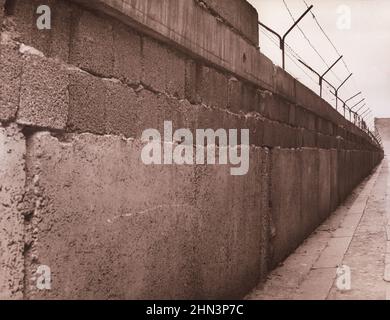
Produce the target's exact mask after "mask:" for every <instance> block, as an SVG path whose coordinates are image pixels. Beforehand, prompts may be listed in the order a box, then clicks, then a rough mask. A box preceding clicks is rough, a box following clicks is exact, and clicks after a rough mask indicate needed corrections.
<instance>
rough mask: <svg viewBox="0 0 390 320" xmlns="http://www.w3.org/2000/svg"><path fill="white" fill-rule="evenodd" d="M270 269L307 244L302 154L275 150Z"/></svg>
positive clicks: (272, 173)
mask: <svg viewBox="0 0 390 320" xmlns="http://www.w3.org/2000/svg"><path fill="white" fill-rule="evenodd" d="M271 163H272V172H271V203H272V208H271V214H272V215H271V217H272V229H271V230H272V234H273V238H272V239H271V243H272V249H271V252H272V254H271V258H270V267H271V268H273V267H275V266H277V265H278V263H280V262H281V261H283V260H284V258H286V257H287V256H288V255H289V254H290V253H291V252H293V251H294V250H295V249H296V248H297V247H298V245H299V244H300V243H301V241H303V239H304V238H303V237H302V234H303V229H304V228H305V225H303V222H304V221H303V219H302V215H301V210H302V209H301V199H302V197H301V192H302V187H301V184H302V180H301V179H302V176H301V167H300V166H301V164H300V163H301V151H299V150H285V149H279V148H275V149H273V151H272V158H271Z"/></svg>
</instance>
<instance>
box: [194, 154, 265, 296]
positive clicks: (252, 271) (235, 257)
mask: <svg viewBox="0 0 390 320" xmlns="http://www.w3.org/2000/svg"><path fill="white" fill-rule="evenodd" d="M267 159H268V157H267V153H266V152H265V151H264V150H262V149H259V148H256V149H254V148H252V150H251V155H250V160H251V161H250V163H251V168H250V172H249V173H248V175H246V176H242V177H238V179H236V178H237V177H236V178H234V177H231V176H226V174H225V168H223V167H218V166H206V167H205V166H197V167H196V177H197V180H198V182H197V186H199V187H197V190H198V191H197V192H198V194H197V197H196V199H197V200H196V203H197V207H198V208H199V224H198V230H199V238H198V240H197V241H199V244H200V245H199V247H198V250H197V251H196V255H197V259H198V263H199V265H201V266H202V267H201V269H200V273H199V275H200V279H201V282H202V284H203V290H204V295H203V296H204V297H207V298H210V299H216V298H224V299H232V298H235V297H239V296H243V295H245V294H246V293H247V292H246V291H248V289H249V288H252V287H253V284H254V283H255V282H256V279H260V276H264V275H265V272H266V270H265V269H264V265H265V264H266V263H265V262H266V261H267V258H268V257H267V256H266V255H264V254H265V252H268V248H267V244H266V242H265V241H264V240H263V239H264V237H267V234H268V232H269V230H268V228H269V226H268V224H269V222H267V219H268V217H267V210H268V208H267V206H268V197H267V194H266V193H265V190H267V188H268V186H267V181H268V173H267V172H265V170H264V169H265V166H266V162H267V161H268V160H267ZM210 177H213V179H211V180H210ZM252 185H253V186H256V187H255V188H253V189H252V188H248V186H252ZM245 186H246V187H245ZM216 190H218V191H216ZM244 190H245V191H244ZM233 194H234V195H235V196H233V197H232V196H231V195H233ZM229 195H230V196H229ZM244 198H245V199H246V200H245V199H244ZM210 207H212V208H213V210H211V211H210V209H209V208H210ZM217 234H218V235H219V236H217V237H216V236H215V235H217ZM262 266H263V267H262ZM211 279H213V280H211ZM226 279H229V281H228V282H226ZM249 290H251V289H249Z"/></svg>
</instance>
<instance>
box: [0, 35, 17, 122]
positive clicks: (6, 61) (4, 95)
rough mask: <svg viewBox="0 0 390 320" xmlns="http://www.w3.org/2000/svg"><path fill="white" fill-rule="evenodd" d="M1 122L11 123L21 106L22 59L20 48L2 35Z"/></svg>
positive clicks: (0, 58) (0, 44)
mask: <svg viewBox="0 0 390 320" xmlns="http://www.w3.org/2000/svg"><path fill="white" fill-rule="evenodd" d="M0 65H1V68H0V121H3V122H9V121H11V120H13V119H14V118H15V116H16V112H17V110H18V106H19V94H20V77H21V73H22V59H21V57H20V55H19V52H18V46H17V45H16V44H15V43H12V41H10V40H9V39H7V38H6V34H4V33H3V34H2V37H1V43H0Z"/></svg>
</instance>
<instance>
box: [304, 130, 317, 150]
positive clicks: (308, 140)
mask: <svg viewBox="0 0 390 320" xmlns="http://www.w3.org/2000/svg"><path fill="white" fill-rule="evenodd" d="M301 132H302V146H303V147H306V148H315V147H317V134H316V133H315V132H313V131H309V130H306V129H301Z"/></svg>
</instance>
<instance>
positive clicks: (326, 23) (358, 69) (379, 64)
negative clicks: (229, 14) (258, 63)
mask: <svg viewBox="0 0 390 320" xmlns="http://www.w3.org/2000/svg"><path fill="white" fill-rule="evenodd" d="M248 1H249V2H250V3H251V4H252V5H253V6H255V7H256V9H257V10H258V12H259V19H260V21H261V22H263V23H264V24H266V25H268V26H270V27H271V28H273V29H274V30H276V31H278V32H279V33H281V34H282V33H284V32H285V31H286V30H287V29H288V28H289V27H290V25H291V24H292V23H293V22H292V19H291V17H290V15H289V13H288V11H287V9H286V7H285V5H284V3H283V0H248ZM305 1H306V2H307V4H308V5H310V4H313V5H314V8H313V13H314V14H315V16H316V17H317V19H318V20H319V22H320V24H321V25H322V26H323V28H324V30H325V31H326V33H327V34H328V36H329V37H330V38H331V40H332V41H333V43H334V44H335V46H336V47H337V48H338V50H339V52H341V53H342V54H343V55H344V58H345V61H346V63H347V65H348V67H349V69H350V70H351V72H353V73H354V76H353V78H351V80H350V81H348V82H347V84H346V85H345V87H344V88H343V89H341V91H340V96H341V97H342V98H344V100H345V99H346V98H348V97H350V96H352V95H353V94H355V93H357V92H359V91H363V97H365V98H366V99H367V105H368V106H370V107H371V109H372V110H373V113H374V115H375V116H376V117H389V118H390V107H389V103H390V0H350V1H339V0H305ZM285 2H286V4H287V6H288V7H289V8H290V10H291V12H292V14H293V16H294V18H295V19H297V18H298V17H299V16H300V15H301V14H302V13H303V12H304V11H305V10H306V8H307V7H306V5H305V3H304V0H285ZM348 10H350V13H351V15H350V18H351V19H350V21H351V25H350V28H348V23H347V22H348ZM299 26H300V27H301V28H302V30H303V31H304V33H305V34H306V35H307V37H308V38H309V39H310V41H311V42H312V44H313V45H314V47H315V48H317V50H318V51H319V52H320V53H321V56H322V57H323V58H324V59H325V60H326V62H327V63H328V65H331V64H332V63H333V62H334V61H335V60H336V59H337V57H338V56H337V53H336V52H335V50H334V49H333V47H332V46H331V44H330V43H329V42H328V40H327V39H326V38H325V36H324V35H323V34H322V33H321V31H320V29H319V28H318V26H317V25H316V23H315V20H314V19H313V18H312V16H311V15H310V14H309V15H307V16H306V17H305V18H304V20H302V22H301V23H300V24H299ZM340 26H341V28H340ZM287 43H288V44H289V45H290V46H291V47H292V49H293V50H294V51H296V52H297V53H298V54H299V56H301V57H302V58H303V60H305V61H306V62H308V63H309V64H310V65H312V66H313V67H314V68H315V69H318V71H319V72H324V71H325V70H326V68H327V67H326V65H325V63H324V62H323V61H322V60H321V58H320V57H319V56H318V55H317V54H316V53H315V51H314V50H313V49H312V48H311V47H310V45H309V43H308V42H307V40H305V38H304V37H303V35H302V33H301V32H300V31H299V29H295V30H294V31H293V32H292V33H291V34H290V35H289V36H288V38H287ZM260 49H261V51H262V52H263V53H264V54H266V55H267V56H269V57H270V58H271V59H272V60H273V61H274V62H275V63H276V64H279V65H280V64H281V54H280V50H279V49H278V48H277V47H276V46H275V44H274V43H272V42H271V40H269V39H268V38H267V37H266V35H265V34H264V33H263V32H260ZM287 71H289V72H290V73H291V74H293V75H294V76H295V77H296V78H298V79H299V80H300V81H302V82H304V83H305V84H306V85H307V86H309V87H310V88H311V89H313V90H314V91H316V92H318V91H319V89H318V85H316V83H315V81H318V80H316V79H318V77H317V78H316V76H314V75H313V73H311V72H310V71H307V72H308V73H309V74H311V75H313V76H312V77H313V80H311V79H310V78H309V76H308V75H306V74H305V73H303V71H302V70H301V69H299V68H298V67H297V66H296V65H294V64H293V63H292V62H291V60H287ZM334 72H335V74H336V75H337V77H336V76H335V75H334V74H329V76H328V77H327V79H328V80H329V81H330V82H331V83H332V84H334V85H335V86H338V85H339V84H340V83H341V81H340V80H342V79H345V78H346V77H347V76H348V75H349V73H348V71H347V70H346V68H345V66H344V64H343V63H339V64H338V65H337V66H336V67H335V69H334ZM326 98H327V100H328V101H331V99H332V96H331V95H327V96H326ZM359 100H360V99H357V100H355V101H356V102H358V101H359ZM333 104H334V103H333Z"/></svg>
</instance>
